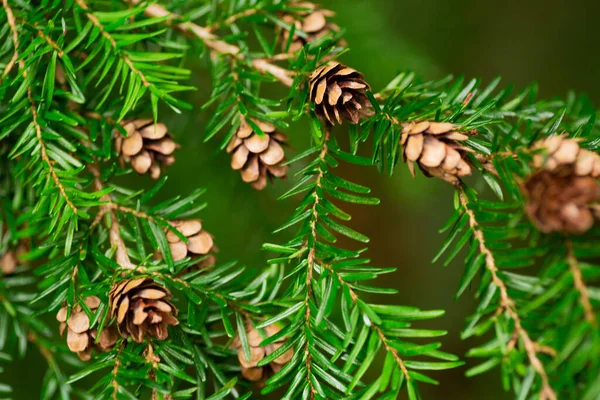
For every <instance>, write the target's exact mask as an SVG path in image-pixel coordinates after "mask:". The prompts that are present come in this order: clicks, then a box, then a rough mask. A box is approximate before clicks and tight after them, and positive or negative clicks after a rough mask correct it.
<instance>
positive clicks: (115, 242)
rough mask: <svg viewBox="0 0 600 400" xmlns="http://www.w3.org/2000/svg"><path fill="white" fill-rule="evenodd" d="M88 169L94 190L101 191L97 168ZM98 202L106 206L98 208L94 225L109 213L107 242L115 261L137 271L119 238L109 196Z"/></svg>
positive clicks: (119, 231)
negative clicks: (108, 241) (103, 202)
mask: <svg viewBox="0 0 600 400" xmlns="http://www.w3.org/2000/svg"><path fill="white" fill-rule="evenodd" d="M88 169H89V170H90V171H91V172H92V175H93V176H94V186H95V188H96V190H97V191H100V190H102V189H103V188H104V185H103V184H102V181H101V180H100V171H98V168H97V167H96V166H95V165H92V164H89V165H88ZM100 200H102V201H105V202H106V204H104V205H102V206H101V207H100V213H99V215H100V218H98V217H96V219H95V220H94V223H96V221H98V222H99V221H100V220H101V219H102V217H103V216H104V215H106V214H108V213H110V232H109V240H110V245H111V246H112V247H114V248H115V249H116V252H115V258H116V260H117V263H118V264H119V265H120V266H121V267H123V268H126V269H137V268H138V266H137V265H135V264H134V263H132V262H131V259H130V258H129V254H127V246H125V242H124V241H123V238H122V237H121V226H120V225H119V220H118V219H117V213H116V212H115V207H114V205H113V203H112V199H111V197H110V195H108V194H106V195H104V196H103V197H102V198H101V199H100ZM96 224H97V223H96Z"/></svg>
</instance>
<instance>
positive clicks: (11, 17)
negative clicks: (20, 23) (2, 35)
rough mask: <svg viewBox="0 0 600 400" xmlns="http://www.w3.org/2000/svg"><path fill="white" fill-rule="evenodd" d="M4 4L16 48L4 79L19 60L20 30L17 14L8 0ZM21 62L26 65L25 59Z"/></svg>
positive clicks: (3, 75) (3, 1)
mask: <svg viewBox="0 0 600 400" xmlns="http://www.w3.org/2000/svg"><path fill="white" fill-rule="evenodd" d="M2 6H3V7H4V11H5V12H6V20H7V21H8V26H10V30H11V34H12V42H13V47H14V48H15V51H14V52H13V56H12V57H11V59H10V61H9V62H8V64H6V67H5V68H4V72H3V73H2V79H4V77H5V76H6V75H8V74H9V73H10V71H11V70H12V69H13V67H14V66H15V63H16V62H17V59H18V58H19V31H18V30H17V20H16V18H15V15H14V14H13V12H12V9H11V8H10V6H9V5H8V0H2ZM19 64H20V66H21V67H23V66H24V65H25V63H24V62H23V60H21V61H20V63H19ZM1 81H2V80H1V79H0V82H1Z"/></svg>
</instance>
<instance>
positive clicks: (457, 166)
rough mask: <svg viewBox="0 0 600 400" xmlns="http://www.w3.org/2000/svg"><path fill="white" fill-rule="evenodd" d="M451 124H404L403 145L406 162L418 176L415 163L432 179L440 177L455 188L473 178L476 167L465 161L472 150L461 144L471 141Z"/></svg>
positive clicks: (401, 139)
mask: <svg viewBox="0 0 600 400" xmlns="http://www.w3.org/2000/svg"><path fill="white" fill-rule="evenodd" d="M457 130H458V127H457V126H455V125H454V124H452V123H449V122H428V121H423V122H408V123H405V124H403V129H402V135H401V137H400V144H401V145H402V148H403V153H402V155H403V158H404V161H405V162H406V163H407V165H408V168H409V170H410V173H411V175H412V176H413V177H414V176H415V167H414V163H415V161H416V162H417V164H418V165H419V168H420V169H421V171H423V173H424V174H425V175H426V176H428V177H436V178H440V179H443V180H445V181H446V182H448V183H451V184H453V185H455V184H458V183H459V182H460V178H461V177H464V176H468V175H471V173H472V167H471V165H470V164H469V163H468V161H467V160H466V159H465V156H466V153H469V152H472V150H471V149H469V148H468V147H466V146H464V145H462V144H461V142H464V141H466V140H467V139H468V138H469V137H468V136H467V135H466V134H465V133H461V132H458V131H457Z"/></svg>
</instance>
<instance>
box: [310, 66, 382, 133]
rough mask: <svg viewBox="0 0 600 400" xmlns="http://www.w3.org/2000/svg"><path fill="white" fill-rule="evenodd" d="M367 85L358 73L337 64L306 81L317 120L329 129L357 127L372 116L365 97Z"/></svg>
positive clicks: (314, 74)
mask: <svg viewBox="0 0 600 400" xmlns="http://www.w3.org/2000/svg"><path fill="white" fill-rule="evenodd" d="M367 89H369V85H368V84H367V83H366V82H365V81H364V77H363V75H362V74H360V73H359V72H358V71H356V70H354V69H352V68H348V67H346V66H344V65H342V64H339V63H335V62H332V63H329V64H328V65H325V66H322V67H320V68H318V69H317V70H316V71H315V72H314V73H313V75H312V76H311V78H310V90H309V92H310V100H311V101H312V102H313V103H314V104H315V111H316V113H317V115H318V116H319V117H321V118H322V119H324V120H325V121H327V122H329V123H330V124H331V125H335V124H336V123H337V124H342V123H343V121H344V120H345V121H348V122H349V123H351V124H358V123H359V122H360V120H361V118H363V117H367V116H369V115H371V114H372V105H371V103H370V101H369V99H368V97H367V95H366V90H367Z"/></svg>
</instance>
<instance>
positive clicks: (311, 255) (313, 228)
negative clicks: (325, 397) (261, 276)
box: [304, 128, 331, 399]
mask: <svg viewBox="0 0 600 400" xmlns="http://www.w3.org/2000/svg"><path fill="white" fill-rule="evenodd" d="M330 135H331V132H330V129H329V128H328V129H327V131H326V132H325V137H324V138H323V147H322V148H321V153H320V154H319V159H320V160H321V161H324V160H325V156H327V152H328V151H329V149H328V147H327V141H328V140H329V137H330ZM324 175H325V171H323V169H322V168H319V173H318V174H317V178H316V180H315V186H316V187H319V186H320V185H321V180H322V179H323V176H324ZM319 202H320V199H319V195H318V194H317V193H316V192H315V199H314V202H313V207H312V210H311V213H312V221H311V222H310V236H311V239H312V241H313V246H312V247H311V248H310V249H309V250H308V257H307V263H308V265H307V272H306V297H305V299H304V306H305V307H306V314H305V324H306V325H305V329H306V330H308V329H309V327H310V305H309V304H308V303H309V301H310V298H311V297H312V279H313V273H314V269H315V266H316V264H317V254H316V249H315V245H314V243H316V241H317V221H318V218H319V213H318V211H317V208H318V206H319ZM308 245H309V239H307V240H306V243H305V246H306V247H308ZM305 354H306V368H307V375H308V377H309V380H308V381H309V384H310V397H311V399H314V398H315V393H316V389H315V388H314V386H313V384H312V382H311V380H310V375H311V364H312V356H311V355H310V351H309V343H308V341H307V342H306V347H305Z"/></svg>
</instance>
